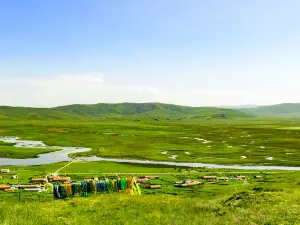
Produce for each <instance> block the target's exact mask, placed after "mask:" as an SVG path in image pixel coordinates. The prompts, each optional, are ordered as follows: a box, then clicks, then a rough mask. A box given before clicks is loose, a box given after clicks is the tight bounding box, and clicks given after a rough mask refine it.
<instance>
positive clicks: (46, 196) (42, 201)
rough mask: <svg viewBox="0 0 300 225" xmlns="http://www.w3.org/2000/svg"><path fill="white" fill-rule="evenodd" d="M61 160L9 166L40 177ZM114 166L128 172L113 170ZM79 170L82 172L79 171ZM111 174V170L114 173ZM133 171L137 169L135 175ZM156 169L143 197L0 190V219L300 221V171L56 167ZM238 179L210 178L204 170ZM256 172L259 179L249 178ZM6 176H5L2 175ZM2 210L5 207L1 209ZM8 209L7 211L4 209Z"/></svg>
mask: <svg viewBox="0 0 300 225" xmlns="http://www.w3.org/2000/svg"><path fill="white" fill-rule="evenodd" d="M65 165H66V163H57V164H52V165H41V166H26V167H22V166H11V167H9V168H10V169H11V174H10V175H12V174H18V175H19V177H26V176H27V179H26V180H23V181H22V182H29V177H30V176H44V175H45V174H47V173H51V172H55V171H56V170H57V169H59V168H61V167H63V166H65ZM119 171H121V172H123V173H125V172H128V173H131V172H133V173H132V174H130V175H129V174H128V175H127V174H118V173H119ZM82 172H84V174H82ZM114 173H115V174H114ZM137 173H138V174H137ZM151 173H164V174H158V175H159V177H160V178H159V179H155V180H151V184H160V185H161V187H162V188H161V189H158V190H149V189H144V188H143V186H142V187H141V188H142V193H143V194H142V196H130V195H127V194H98V195H94V196H92V197H90V198H88V199H84V198H79V199H78V198H75V199H71V200H67V201H53V197H52V194H51V193H42V194H36V193H21V198H20V200H21V203H18V201H19V199H18V198H19V195H18V193H3V192H0V199H1V200H2V201H1V203H0V209H3V210H0V219H1V223H2V224H81V223H86V221H88V223H89V224H99V223H100V222H101V224H132V223H136V224H298V223H299V222H300V218H299V213H300V191H299V190H300V189H299V187H300V178H299V177H300V172H293V171H268V172H265V171H252V172H251V171H241V170H240V171H237V170H231V171H228V170H212V169H210V170H208V169H201V168H198V169H191V168H178V167H177V168H172V167H167V166H166V167H159V166H158V167H155V166H152V167H148V166H143V165H137V164H120V163H110V162H74V163H72V164H70V165H69V166H67V167H65V168H64V169H63V170H62V171H60V174H61V175H66V176H71V178H72V180H83V179H85V178H92V177H95V176H97V177H99V178H116V177H127V176H133V175H136V176H141V175H142V174H144V175H149V174H151ZM238 174H241V175H245V176H246V177H247V182H245V181H243V180H230V181H218V180H217V181H214V180H212V181H209V180H203V179H202V176H203V175H216V176H218V177H224V176H225V177H232V176H236V175H238ZM256 175H261V176H263V178H262V179H254V176H256ZM7 176H9V175H7ZM188 178H190V179H194V180H198V181H201V182H203V183H204V184H202V185H200V186H194V187H188V188H177V187H175V186H174V184H175V182H177V181H180V180H185V179H188ZM4 209H5V210H4ZM7 211H9V212H10V213H7Z"/></svg>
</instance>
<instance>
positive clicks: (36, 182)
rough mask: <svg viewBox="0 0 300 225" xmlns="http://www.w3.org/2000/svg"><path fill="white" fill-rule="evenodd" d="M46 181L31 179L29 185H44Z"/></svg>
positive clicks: (43, 179)
mask: <svg viewBox="0 0 300 225" xmlns="http://www.w3.org/2000/svg"><path fill="white" fill-rule="evenodd" d="M46 182H47V180H46V179H45V178H31V180H30V183H34V184H44V183H46Z"/></svg>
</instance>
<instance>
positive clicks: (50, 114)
mask: <svg viewBox="0 0 300 225" xmlns="http://www.w3.org/2000/svg"><path fill="white" fill-rule="evenodd" d="M5 118H15V119H32V120H40V119H75V118H78V115H72V114H68V113H65V112H60V111H57V110H53V109H48V108H29V107H10V106H0V119H5Z"/></svg>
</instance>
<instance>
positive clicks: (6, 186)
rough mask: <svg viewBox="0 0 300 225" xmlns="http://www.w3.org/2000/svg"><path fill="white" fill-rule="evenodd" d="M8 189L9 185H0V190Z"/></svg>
mask: <svg viewBox="0 0 300 225" xmlns="http://www.w3.org/2000/svg"><path fill="white" fill-rule="evenodd" d="M8 188H10V185H7V184H0V189H8Z"/></svg>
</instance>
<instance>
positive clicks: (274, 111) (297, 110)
mask: <svg viewBox="0 0 300 225" xmlns="http://www.w3.org/2000/svg"><path fill="white" fill-rule="evenodd" d="M240 111H241V112H244V113H248V114H251V115H255V116H267V117H268V116H273V117H288V116H291V117H292V116H294V117H300V103H283V104H278V105H270V106H261V107H257V108H247V109H240Z"/></svg>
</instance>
